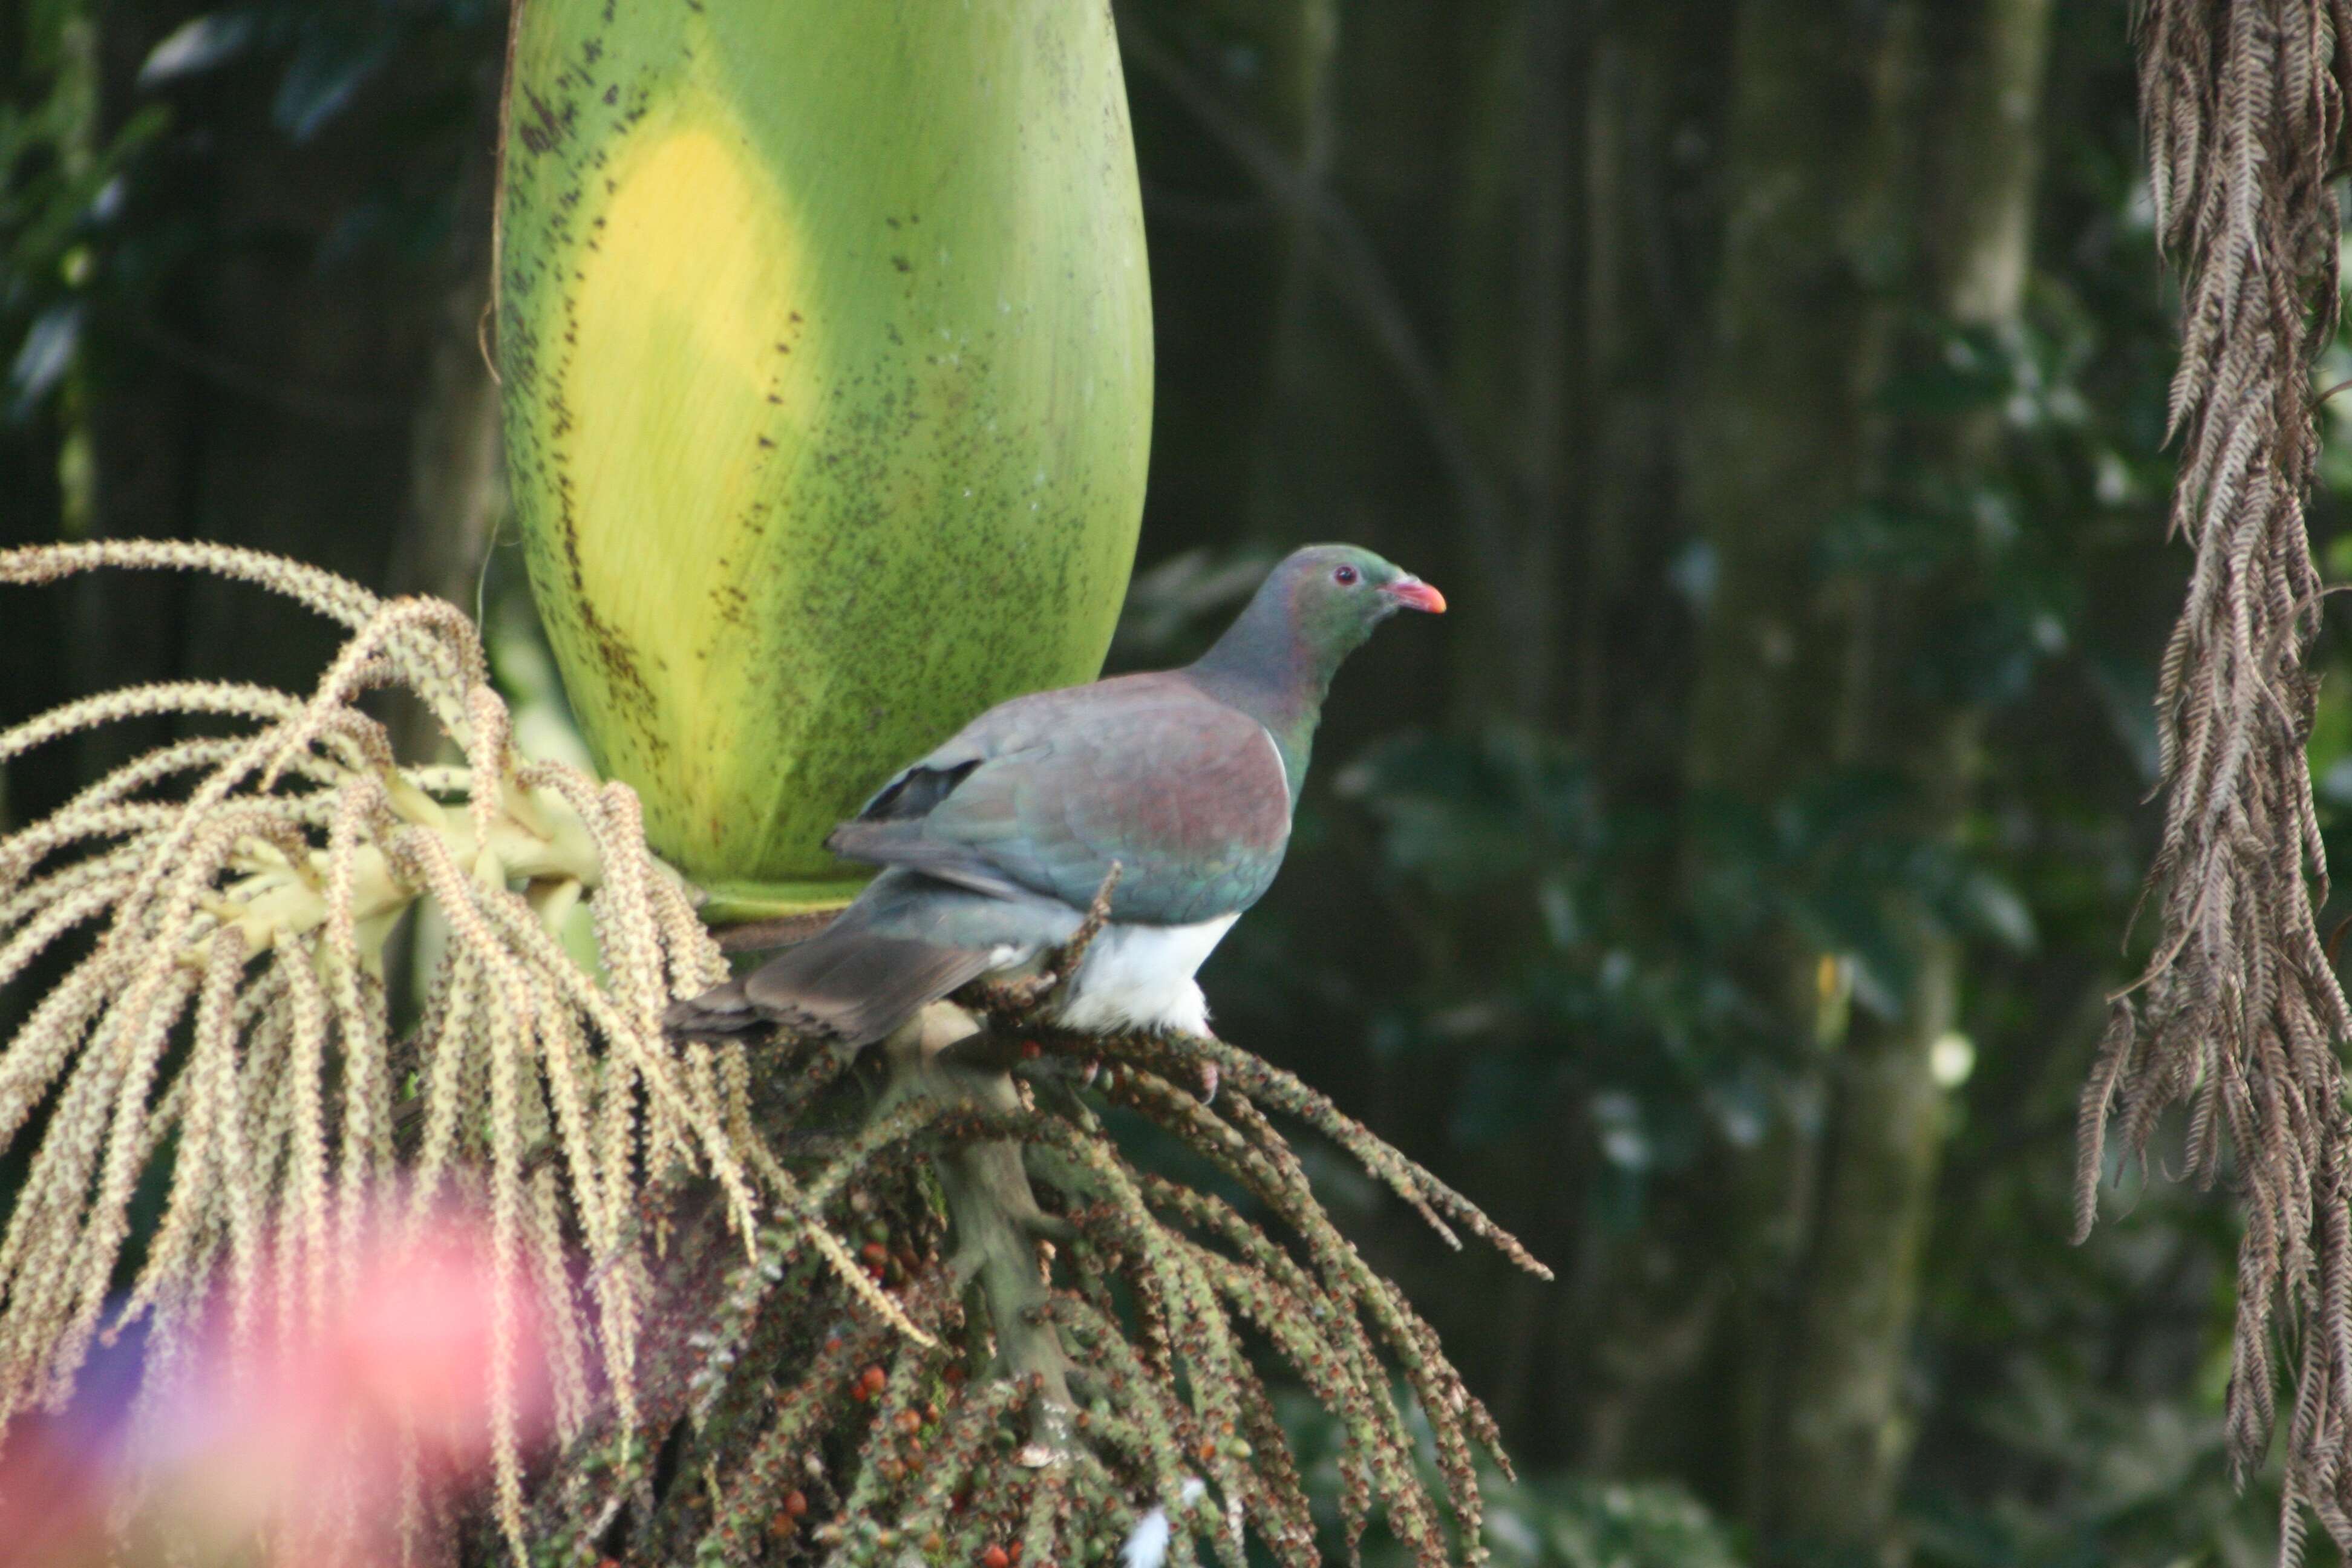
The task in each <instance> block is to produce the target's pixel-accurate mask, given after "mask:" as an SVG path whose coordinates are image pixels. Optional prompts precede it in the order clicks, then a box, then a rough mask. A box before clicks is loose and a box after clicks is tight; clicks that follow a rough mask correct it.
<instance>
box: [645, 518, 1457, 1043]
mask: <svg viewBox="0 0 2352 1568" xmlns="http://www.w3.org/2000/svg"><path fill="white" fill-rule="evenodd" d="M1444 608H1445V600H1444V596H1443V595H1440V594H1439V593H1438V591H1437V590H1436V589H1434V588H1433V587H1431V586H1430V585H1429V584H1426V583H1424V582H1423V581H1422V580H1421V579H1420V578H1418V577H1414V576H1411V575H1409V574H1406V573H1404V572H1402V571H1401V570H1399V569H1398V568H1397V567H1395V566H1393V565H1391V564H1390V563H1388V562H1386V561H1383V560H1381V558H1380V557H1379V556H1377V555H1375V554H1373V553H1372V552H1370V551H1368V550H1359V549H1356V548H1354V547H1353V546H1350V545H1344V544H1318V545H1313V546H1310V547H1308V548H1307V549H1304V550H1300V551H1297V552H1293V553H1292V554H1290V555H1289V556H1287V557H1286V558H1285V559H1284V560H1283V561H1282V563H1280V564H1279V565H1277V566H1276V567H1275V569H1274V571H1273V573H1272V574H1270V575H1268V576H1267V578H1266V580H1265V583H1264V584H1260V586H1259V588H1258V590H1257V593H1256V594H1255V596H1253V597H1252V598H1251V600H1250V602H1249V605H1248V607H1247V608H1246V609H1244V610H1243V612H1242V613H1241V616H1240V617H1239V618H1238V619H1237V620H1235V621H1234V624H1233V625H1232V626H1230V627H1228V628H1226V631H1225V634H1224V636H1223V637H1219V638H1218V639H1217V641H1216V644H1215V646H1214V647H1211V648H1210V649H1209V651H1208V652H1207V653H1205V654H1203V655H1202V656H1201V658H1199V659H1197V660H1196V661H1194V662H1193V663H1192V664H1190V665H1188V666H1186V667H1185V668H1182V669H1174V670H1166V671H1158V672H1154V673H1151V674H1145V675H1122V676H1116V677H1113V678H1112V679H1108V680H1097V681H1096V682H1094V683H1093V684H1092V685H1089V686H1072V687H1066V688H1064V689H1060V690H1055V691H1039V692H1033V693H1031V694H1030V695H1028V696H1026V697H1016V698H1014V699H1013V700H1011V701H1009V702H1003V703H999V704H998V705H997V706H996V707H993V708H992V709H990V710H988V711H987V712H985V713H982V715H981V716H980V717H979V718H977V719H975V720H973V721H971V723H969V724H967V725H965V726H964V727H963V729H962V730H961V731H959V732H958V733H957V734H956V735H955V736H954V737H953V738H952V739H951V740H950V741H948V742H946V743H945V744H944V745H942V746H940V748H939V749H938V750H937V751H935V752H932V753H931V754H930V755H929V756H927V757H925V758H924V759H923V760H922V761H920V762H919V763H915V764H914V765H913V766H911V767H909V768H907V769H906V770H905V771H903V772H902V773H899V774H898V776H897V777H895V778H893V779H891V780H890V782H889V783H887V784H884V785H883V786H882V788H881V790H880V791H879V792H878V793H877V795H875V796H874V798H873V799H871V800H869V801H867V802H866V805H865V807H864V808H863V809H862V810H860V811H859V812H858V814H857V816H856V817H854V818H852V819H851V820H850V821H848V822H845V823H843V824H842V825H841V826H839V827H837V828H835V830H834V831H833V833H832V835H831V836H830V837H827V838H826V840H825V845H826V847H828V848H830V849H832V850H833V851H834V852H835V854H837V855H840V856H842V857H844V858H847V859H851V860H863V861H866V862H868V863H869V864H872V865H877V866H880V867H882V868H883V871H882V874H881V875H880V876H879V877H877V878H876V879H874V881H873V882H872V883H871V884H869V885H868V886H867V887H866V890H865V891H864V892H862V893H860V894H859V895H858V897H857V899H856V901H855V902H853V903H851V904H850V906H849V907H848V908H847V909H845V910H843V911H842V913H841V915H840V916H839V917H838V918H837V919H835V921H833V923H832V924H830V925H828V926H826V927H825V928H824V930H823V931H819V932H818V933H817V934H816V935H814V936H813V937H810V938H809V939H808V940H806V941H804V942H801V943H799V944H798V945H797V946H794V947H791V948H788V949H786V950H785V951H784V952H781V953H779V954H778V955H777V956H776V957H774V958H772V959H770V960H769V961H768V962H767V963H764V964H762V965H761V967H760V968H758V969H756V970H754V971H752V972H751V973H750V974H747V975H744V976H743V977H741V978H740V979H737V980H732V981H730V982H728V983H727V984H723V985H719V986H716V987H714V988H712V989H711V990H709V991H706V992H704V993H703V994H701V995H699V996H696V997H693V998H691V999H690V1000H688V1001H683V1002H679V1003H677V1005H674V1006H672V1007H671V1009H670V1011H669V1016H668V1018H667V1023H668V1025H669V1026H670V1028H671V1029H672V1030H673V1031H675V1032H677V1033H679V1034H682V1035H718V1034H730V1033H735V1032H739V1031H741V1030H745V1029H750V1028H753V1027H756V1026H760V1025H761V1024H764V1023H775V1024H781V1025H782V1026H785V1027H786V1028H788V1029H791V1030H793V1031H794V1032H796V1033H800V1034H804V1035H814V1036H818V1037H827V1038H831V1039H834V1040H836V1041H839V1042H840V1043H842V1044H845V1045H850V1046H862V1045H866V1044H867V1043H869V1042H871V1041H874V1040H878V1039H880V1038H882V1037H884V1036H886V1035H888V1034H889V1033H890V1032H891V1031H892V1030H893V1029H895V1028H897V1027H898V1025H900V1024H901V1023H903V1022H904V1021H905V1020H907V1019H908V1017H911V1016H913V1015H914V1014H915V1013H916V1012H917V1011H918V1010H919V1009H920V1008H921V1007H923V1006H924V1005H926V1004H928V1003H931V1002H935V1001H937V1000H939V999H940V997H943V996H945V995H947V994H950V992H953V991H955V990H956V989H958V988H959V987H961V986H962V985H964V984H968V983H970V982H971V981H974V980H982V979H988V980H1016V979H1020V978H1023V977H1024V976H1026V975H1028V974H1031V973H1034V972H1035V970H1036V969H1037V967H1038V966H1039V965H1040V963H1042V962H1043V960H1044V959H1045V956H1046V955H1047V954H1049V953H1051V952H1054V951H1055V949H1056V948H1058V947H1060V946H1061V945H1063V944H1064V943H1065V942H1068V941H1069V940H1070V938H1071V937H1072V936H1073V935H1074V934H1075V933H1076V931H1077V930H1078V928H1079V926H1080V924H1081V923H1082V921H1084V920H1085V918H1086V911H1087V907H1088V906H1089V904H1091V903H1092V902H1093V901H1094V900H1095V898H1096V896H1097V891H1098V889H1102V888H1103V886H1104V885H1105V882H1106V879H1108V877H1109V874H1110V871H1111V868H1112V866H1113V864H1114V863H1116V864H1117V866H1118V878H1117V880H1116V881H1115V882H1114V883H1112V884H1111V890H1110V895H1109V908H1108V920H1107V921H1105V923H1104V924H1103V926H1102V928H1101V930H1100V931H1098V932H1097V934H1096V935H1095V937H1094V938H1093V940H1092V941H1091V942H1089V943H1088V944H1087V948H1086V951H1085V956H1084V957H1083V959H1081V960H1080V962H1079V963H1078V965H1077V969H1076V973H1074V974H1072V975H1070V976H1068V977H1066V980H1065V981H1064V983H1063V984H1059V985H1058V986H1055V988H1054V989H1053V991H1052V992H1051V994H1050V996H1049V998H1048V1003H1047V1005H1048V1007H1049V1009H1050V1012H1049V1016H1052V1017H1053V1018H1054V1019H1055V1021H1056V1022H1058V1023H1059V1024H1061V1025H1062V1026H1065V1027H1067V1028H1070V1029H1072V1030H1075V1031H1078V1032H1081V1033H1108V1032H1113V1031H1118V1030H1126V1029H1139V1028H1140V1029H1166V1030H1177V1031H1181V1032H1185V1033H1192V1034H1204V1033H1206V1032H1207V1029H1208V1006H1207V1004H1206V1002H1205V1001H1204V999H1203V998H1202V994H1201V988H1200V986H1199V985H1198V984H1195V983H1194V981H1193V978H1192V976H1193V974H1194V973H1195V972H1196V971H1198V970H1199V969H1200V967H1201V964H1202V961H1203V960H1205V959H1206V958H1207V957H1208V956H1209V953H1210V952H1211V950H1212V949H1213V948H1214V947H1215V946H1216V945H1217V942H1218V941H1219V940H1220V939H1221V938H1223V936H1224V934H1225V932H1226V931H1228V930H1230V929H1232V926H1233V923H1234V921H1235V920H1237V919H1239V918H1240V916H1241V914H1242V911H1243V910H1246V909H1248V908H1249V907H1250V906H1251V905H1252V904H1254V903H1255V902H1257V900H1258V899H1259V897H1260V895H1262V894H1263V893H1265V889H1266V888H1267V886H1268V885H1269V884H1270V883H1272V882H1273V880H1274V874H1275V872H1276V870H1277V869H1278V868H1280V867H1281V865H1282V852H1283V850H1284V848H1285V847H1286V846H1287V844H1288V843H1289V839H1290V816H1291V811H1292V808H1293V807H1294V806H1295V805H1297V800H1298V789H1299V785H1300V784H1301V783H1302V782H1303V781H1304V780H1305V778H1306V776H1307V752H1308V749H1309V748H1310V746H1311V745H1312V744H1313V742H1314V739H1315V725H1316V721H1318V719H1319V718H1320V717H1321V716H1322V710H1323V697H1324V693H1325V692H1326V691H1327V690H1328V689H1329V687H1330V683H1331V676H1332V673H1333V672H1334V671H1335V670H1337V669H1338V668H1339V664H1340V661H1341V660H1343V659H1345V658H1347V657H1348V655H1349V654H1350V653H1352V652H1354V651H1355V650H1356V648H1357V647H1360V645H1361V644H1362V643H1363V641H1364V639H1365V638H1366V637H1369V636H1370V635H1371V630H1372V628H1373V627H1374V626H1378V625H1379V624H1380V623H1381V621H1382V620H1384V619H1386V618H1387V617H1388V616H1390V615H1391V614H1393V613H1394V612H1396V611H1397V610H1400V609H1412V610H1425V611H1429V612H1432V613H1439V612H1443V611H1444Z"/></svg>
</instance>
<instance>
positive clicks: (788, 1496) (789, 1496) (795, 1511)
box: [784, 1489, 808, 1519]
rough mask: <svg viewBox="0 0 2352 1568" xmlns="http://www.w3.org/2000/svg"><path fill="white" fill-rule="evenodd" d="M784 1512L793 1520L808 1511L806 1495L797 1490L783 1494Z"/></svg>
mask: <svg viewBox="0 0 2352 1568" xmlns="http://www.w3.org/2000/svg"><path fill="white" fill-rule="evenodd" d="M784 1511H785V1512H786V1513H788V1514H791V1515H792V1516H793V1518H794V1519H798V1518H800V1516H801V1515H803V1514H804V1513H806V1512H807V1511H808V1494H807V1493H806V1492H803V1491H800V1490H798V1489H794V1490H793V1491H790V1492H787V1493H785V1494H784Z"/></svg>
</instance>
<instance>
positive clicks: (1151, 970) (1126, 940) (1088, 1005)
mask: <svg viewBox="0 0 2352 1568" xmlns="http://www.w3.org/2000/svg"><path fill="white" fill-rule="evenodd" d="M1240 918H1241V916H1240V915H1238V914H1230V915H1220V916H1219V917H1218V918H1217V919H1215V920H1213V921H1200V922H1198V923H1197V924H1194V925H1182V926H1161V925H1118V924H1111V925H1106V926H1105V927H1103V929H1102V930H1101V931H1098V932H1097V933H1096V936H1095V939H1094V941H1093V942H1090V943H1089V944H1087V955H1086V957H1085V958H1084V959H1083V960H1081V961H1080V962H1079V964H1078V972H1077V973H1076V975H1075V976H1073V977H1072V978H1071V981H1070V983H1069V984H1067V985H1066V986H1065V987H1064V988H1063V990H1062V991H1061V993H1060V1005H1059V1006H1058V1007H1057V1008H1056V1009H1055V1011H1056V1013H1057V1014H1058V1016H1059V1017H1060V1020H1061V1022H1062V1024H1063V1025H1064V1026H1066V1027H1068V1028H1072V1029H1076V1030H1078V1031H1080V1032H1081V1033H1087V1034H1109V1033H1114V1032H1116V1031H1118V1030H1121V1029H1172V1030H1176V1031H1178V1032H1179V1033H1181V1034H1188V1035H1205V1034H1207V1033H1208V1032H1209V1004H1208V999H1207V998H1206V997H1204V996H1202V994H1201V988H1200V986H1198V985H1197V984H1193V981H1192V976H1193V975H1194V974H1195V973H1199V971H1200V968H1201V965H1202V963H1205V962H1206V961H1207V959H1208V956H1209V954H1210V953H1211V952H1214V951H1215V950H1216V946H1217V943H1218V942H1221V941H1223V939H1224V934H1225V932H1227V931H1231V930H1232V929H1233V924H1234V921H1237V920H1239V919H1240Z"/></svg>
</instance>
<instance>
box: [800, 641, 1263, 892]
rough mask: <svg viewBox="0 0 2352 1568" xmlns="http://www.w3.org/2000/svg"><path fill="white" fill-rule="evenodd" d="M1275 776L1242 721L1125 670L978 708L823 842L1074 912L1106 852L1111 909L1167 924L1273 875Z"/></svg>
mask: <svg viewBox="0 0 2352 1568" xmlns="http://www.w3.org/2000/svg"><path fill="white" fill-rule="evenodd" d="M1289 832H1290V794H1289V786H1288V784H1287V783H1286V780H1285V778H1284V775H1283V769H1282V761H1281V757H1280V755H1279V753H1278V752H1276V749H1275V746H1274V743H1273V741H1272V740H1271V738H1269V737H1268V736H1267V734H1266V732H1265V728H1264V727H1263V726H1261V725H1260V724H1259V723H1258V722H1257V721H1256V720H1255V719H1252V718H1250V717H1249V716H1248V715H1247V714H1245V713H1243V712H1241V711H1239V710H1236V709H1234V708H1230V707H1227V706H1226V705H1224V704H1223V703H1222V702H1219V701H1217V700H1214V699H1213V698H1211V697H1208V696H1207V695H1205V694H1204V693H1202V691H1200V689H1198V688H1196V687H1193V686H1192V684H1191V683H1190V682H1188V681H1184V680H1182V679H1181V678H1178V677H1169V676H1153V677H1130V678H1126V679H1115V680H1107V681H1101V682H1097V684H1096V685H1093V686H1088V687H1078V688H1074V689H1069V690H1066V691H1051V692H1041V693H1038V694H1037V695H1036V696H1034V697H1029V698H1023V699H1019V700H1015V701H1013V702H1009V703H1006V704H1004V705H1003V706H1002V707H1000V708H996V709H992V710H990V712H989V713H987V714H985V715H983V716H982V718H981V719H980V720H978V721H975V722H974V723H973V724H972V725H971V726H970V727H969V728H967V729H966V730H965V731H963V732H962V733H961V734H960V735H958V736H957V737H956V738H955V739H954V740H951V741H950V742H948V743H947V744H946V745H943V746H941V747H940V749H939V751H937V752H933V753H932V754H931V755H930V756H929V757H927V758H925V759H924V760H923V761H922V762H921V763H917V764H916V765H915V766H914V767H912V768H909V769H908V770H907V771H906V772H905V773H901V774H900V775H899V776H898V778H897V779H894V780H893V781H892V782H891V783H890V784H888V785H886V786H885V787H884V789H883V790H882V792H881V793H880V794H878V795H877V796H876V797H875V799H874V800H873V802H871V803H870V804H869V805H867V807H866V811H865V813H863V814H861V815H860V816H858V817H857V818H856V820H854V821H852V822H849V823H845V824H844V825H843V826H842V827H841V828H840V829H838V830H837V831H836V832H835V835H834V836H833V837H832V838H830V839H829V840H827V842H828V843H829V844H831V845H832V847H834V849H835V852H836V853H838V854H841V855H844V856H845V857H848V858H852V859H857V860H865V861H867V862H870V863H872V864H876V865H884V866H904V867H907V868H909V869H911V870H919V871H921V872H923V873H924V874H926V875H928V876H931V877H936V878H938V879H941V880H943V881H948V882H952V883H955V884H957V885H959V886H963V887H968V888H971V889H974V890H975V891H979V892H993V893H998V894H999V895H1000V896H1009V895H1010V894H1011V893H1012V892H1013V891H1015V890H1018V891H1023V892H1035V893H1044V894H1046V895H1048V896H1050V897H1053V898H1056V899H1059V900H1062V901H1064V902H1065V903H1068V904H1070V905H1073V906H1075V907H1078V908H1083V907H1085V905H1086V904H1087V901H1088V900H1091V899H1092V898H1093V897H1094V894H1095V891H1096V889H1097V888H1098V887H1100V886H1101V884H1102V881H1103V879H1104V877H1105V875H1106V874H1107V873H1108V871H1109V869H1110V865H1111V862H1112V861H1114V860H1116V861H1118V863H1119V864H1120V866H1121V868H1122V870H1121V874H1120V879H1119V883H1118V890H1117V892H1116V894H1115V895H1114V898H1113V902H1112V910H1111V913H1112V916H1113V918H1115V919H1118V920H1121V921H1150V922H1154V923H1166V924H1181V923H1186V922H1189V921H1198V920H1207V919H1212V918H1213V917H1215V916H1217V915H1221V914H1225V913H1230V912H1232V911H1234V910H1240V909H1244V908H1246V907H1247V906H1248V905H1249V904H1251V903H1253V902H1255V900H1256V899H1257V897H1258V895H1259V894H1260V893H1262V892H1264V891H1265V887H1266V884H1267V883H1268V882H1270V881H1272V880H1273V878H1274V873H1275V871H1276V868H1278V867H1279V866H1280V864H1281V860H1282V851H1283V847H1284V845H1285V843H1286V841H1287V839H1288V837H1289Z"/></svg>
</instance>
